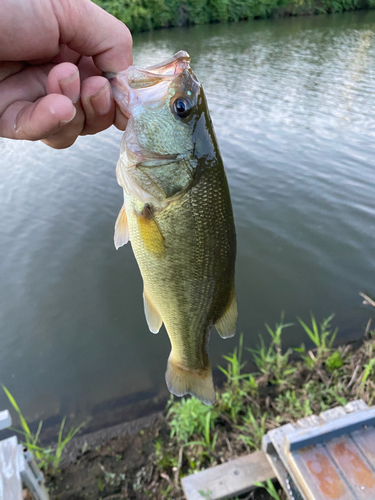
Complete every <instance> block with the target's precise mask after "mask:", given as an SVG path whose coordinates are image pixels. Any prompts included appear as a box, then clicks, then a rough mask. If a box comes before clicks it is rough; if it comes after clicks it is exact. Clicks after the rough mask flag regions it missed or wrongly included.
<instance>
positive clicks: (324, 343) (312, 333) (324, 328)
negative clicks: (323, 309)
mask: <svg viewBox="0 0 375 500" xmlns="http://www.w3.org/2000/svg"><path fill="white" fill-rule="evenodd" d="M333 317H334V314H332V315H331V316H329V317H328V318H326V319H325V320H323V321H322V322H321V324H320V325H319V327H318V324H317V322H316V319H315V316H314V315H313V314H311V328H310V327H309V326H308V325H307V324H306V323H305V322H304V321H302V319H301V318H298V321H299V322H300V324H301V325H302V327H303V329H304V330H305V332H306V333H307V335H308V336H309V337H310V340H311V341H312V342H313V343H314V345H315V347H316V351H317V359H316V360H317V362H320V361H321V360H322V358H323V356H324V354H326V353H327V352H329V351H330V350H331V348H332V345H333V342H334V341H335V338H336V335H337V332H338V329H337V328H336V330H334V331H332V330H331V321H332V319H333Z"/></svg>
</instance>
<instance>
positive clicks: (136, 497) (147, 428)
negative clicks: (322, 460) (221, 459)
mask: <svg viewBox="0 0 375 500" xmlns="http://www.w3.org/2000/svg"><path fill="white" fill-rule="evenodd" d="M169 432H170V430H169V429H168V427H167V424H166V422H165V419H164V417H163V415H162V414H161V413H158V414H154V415H151V416H150V417H147V418H144V419H139V420H138V421H136V422H133V423H127V424H123V425H120V426H116V427H114V428H111V429H106V430H104V431H100V432H97V433H94V434H92V435H88V436H82V437H80V438H77V439H76V440H75V441H74V442H72V443H71V446H70V447H69V448H70V449H69V450H68V454H67V456H66V457H65V459H64V461H63V463H62V467H61V472H60V474H58V475H56V476H54V477H51V476H47V478H46V480H47V487H48V489H49V494H50V497H51V500H121V499H128V500H148V499H150V498H151V499H155V500H162V499H163V500H164V499H172V498H174V497H172V496H170V495H169V494H168V493H167V492H165V493H164V494H163V493H160V492H157V491H156V490H159V489H160V488H156V487H155V486H156V483H155V480H157V479H156V478H158V474H157V473H156V471H155V466H154V464H153V460H152V456H153V454H154V450H155V448H154V442H155V439H156V438H158V437H161V438H165V439H167V438H168V436H169ZM181 498H182V497H181ZM242 498H247V499H249V500H250V499H251V500H253V499H254V500H269V499H270V497H269V496H268V495H267V493H266V492H264V490H263V491H262V490H257V491H256V492H253V493H251V494H248V495H244V496H243V497H242ZM175 500H179V499H177V498H175Z"/></svg>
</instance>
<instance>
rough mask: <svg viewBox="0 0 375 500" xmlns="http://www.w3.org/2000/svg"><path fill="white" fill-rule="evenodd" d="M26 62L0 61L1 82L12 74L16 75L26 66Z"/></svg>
mask: <svg viewBox="0 0 375 500" xmlns="http://www.w3.org/2000/svg"><path fill="white" fill-rule="evenodd" d="M25 64H26V63H23V62H12V61H9V62H0V82H2V81H3V80H5V79H6V78H8V77H9V76H11V75H15V74H16V73H19V72H20V71H21V70H22V69H23V68H24V67H25Z"/></svg>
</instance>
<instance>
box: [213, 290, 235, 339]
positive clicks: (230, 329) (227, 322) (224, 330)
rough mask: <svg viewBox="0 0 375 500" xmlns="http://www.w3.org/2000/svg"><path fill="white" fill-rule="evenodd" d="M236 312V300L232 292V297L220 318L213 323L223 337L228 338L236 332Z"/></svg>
mask: <svg viewBox="0 0 375 500" xmlns="http://www.w3.org/2000/svg"><path fill="white" fill-rule="evenodd" d="M237 314H238V310H237V300H236V295H235V293H233V298H232V300H231V302H230V304H229V306H228V307H227V308H226V310H225V312H224V314H223V315H222V316H221V318H220V319H219V320H218V321H217V322H216V323H215V328H216V330H217V332H218V334H219V335H220V337H222V338H223V339H229V338H230V337H233V336H234V334H235V333H236V322H237Z"/></svg>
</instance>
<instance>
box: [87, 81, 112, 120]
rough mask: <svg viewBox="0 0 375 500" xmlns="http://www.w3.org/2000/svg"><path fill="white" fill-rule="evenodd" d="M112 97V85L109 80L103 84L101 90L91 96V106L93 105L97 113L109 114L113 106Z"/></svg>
mask: <svg viewBox="0 0 375 500" xmlns="http://www.w3.org/2000/svg"><path fill="white" fill-rule="evenodd" d="M111 97H112V96H111V87H110V84H109V82H107V83H105V84H104V85H103V87H102V88H101V89H100V90H99V92H97V93H96V94H94V95H93V96H91V97H90V102H91V106H92V107H93V109H94V111H95V113H98V115H105V114H107V113H108V111H109V110H110V109H111V106H112V99H111Z"/></svg>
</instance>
